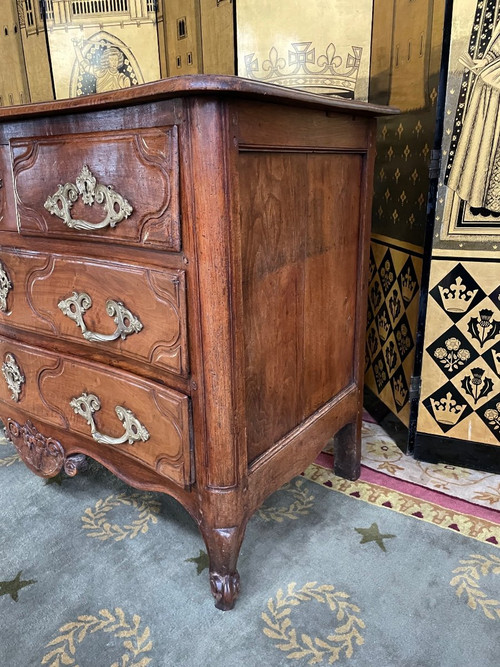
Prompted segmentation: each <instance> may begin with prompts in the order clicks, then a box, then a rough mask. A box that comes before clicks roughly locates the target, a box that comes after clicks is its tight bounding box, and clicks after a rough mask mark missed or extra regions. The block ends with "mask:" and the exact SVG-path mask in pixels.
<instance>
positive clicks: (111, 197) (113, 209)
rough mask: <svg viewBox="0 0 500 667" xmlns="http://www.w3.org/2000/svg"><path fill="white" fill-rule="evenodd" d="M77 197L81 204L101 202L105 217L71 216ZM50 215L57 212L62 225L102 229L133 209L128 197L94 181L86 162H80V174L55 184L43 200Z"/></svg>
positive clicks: (122, 218) (116, 221) (75, 227)
mask: <svg viewBox="0 0 500 667" xmlns="http://www.w3.org/2000/svg"><path fill="white" fill-rule="evenodd" d="M79 197H81V198H82V201H83V203H84V204H86V205H89V206H92V205H93V204H94V203H95V202H96V203H97V204H102V205H103V206H104V212H105V213H106V217H105V218H104V219H103V220H101V222H87V221H86V220H74V219H73V218H72V217H71V208H72V206H73V204H74V203H75V202H76V201H78V198H79ZM44 206H45V208H46V209H47V211H49V213H51V214H52V215H57V217H58V218H61V220H62V221H63V222H64V224H65V225H68V227H70V228H72V229H83V230H92V229H102V228H103V227H108V225H109V227H114V226H115V225H117V224H118V223H119V222H121V221H122V220H124V219H125V218H128V217H129V215H130V214H131V213H132V211H133V210H134V209H133V208H132V206H131V205H130V204H129V203H128V201H127V200H126V199H125V198H124V197H122V195H120V194H119V193H118V192H116V191H115V190H114V189H113V187H112V186H111V185H102V184H101V183H97V179H96V178H95V176H94V175H93V174H92V172H91V171H90V169H89V168H88V166H87V165H86V164H84V165H83V167H82V170H81V172H80V174H79V175H78V176H77V177H76V183H66V184H65V185H59V186H58V188H57V190H56V192H55V193H54V194H53V195H49V196H48V197H47V199H46V201H45V204H44Z"/></svg>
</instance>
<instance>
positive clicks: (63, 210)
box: [10, 125, 181, 252]
mask: <svg viewBox="0 0 500 667" xmlns="http://www.w3.org/2000/svg"><path fill="white" fill-rule="evenodd" d="M10 149H11V159H12V170H13V178H14V192H15V195H16V212H17V226H18V230H19V232H20V233H21V234H23V235H29V236H32V235H35V236H48V237H54V238H71V239H75V238H79V239H85V240H91V241H102V242H106V243H110V242H111V243H123V244H128V245H135V246H146V247H157V248H162V249H164V250H172V251H176V252H178V251H179V250H180V249H181V240H180V221H179V216H180V213H179V148H178V138H177V127H176V126H175V125H174V126H169V127H163V128H152V129H136V130H126V131H119V132H116V131H114V132H96V133H92V134H90V133H88V134H70V135H58V136H56V137H29V138H22V139H12V140H11V142H10Z"/></svg>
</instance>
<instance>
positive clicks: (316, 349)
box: [302, 155, 362, 418]
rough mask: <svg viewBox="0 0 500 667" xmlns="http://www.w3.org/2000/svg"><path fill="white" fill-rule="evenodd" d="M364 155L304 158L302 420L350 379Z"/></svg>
mask: <svg viewBox="0 0 500 667" xmlns="http://www.w3.org/2000/svg"><path fill="white" fill-rule="evenodd" d="M361 169H362V157H361V156H360V155H308V156H307V169H306V171H307V177H308V182H307V188H306V192H307V210H308V216H307V244H306V253H305V264H304V273H305V284H304V378H303V408H304V413H303V415H302V416H303V418H306V417H308V416H309V415H310V414H312V413H313V412H314V411H315V410H317V409H318V408H319V407H320V406H321V405H323V404H324V403H326V402H327V401H328V400H329V399H330V398H332V397H333V396H335V395H336V394H337V393H338V392H339V391H341V390H342V389H343V388H344V387H346V386H347V385H348V384H349V383H350V382H351V381H352V380H353V372H354V371H353V364H354V339H355V334H356V327H355V324H356V323H355V316H356V306H357V302H356V300H357V294H358V281H359V280H361V279H362V276H361V273H360V267H359V266H358V254H359V218H360V189H361Z"/></svg>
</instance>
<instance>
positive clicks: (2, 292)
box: [0, 262, 12, 313]
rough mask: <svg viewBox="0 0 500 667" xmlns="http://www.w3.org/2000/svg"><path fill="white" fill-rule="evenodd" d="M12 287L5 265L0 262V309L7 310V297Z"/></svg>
mask: <svg viewBox="0 0 500 667" xmlns="http://www.w3.org/2000/svg"><path fill="white" fill-rule="evenodd" d="M11 289H12V283H11V281H10V278H9V275H8V273H7V271H6V269H5V266H4V265H3V264H2V262H0V310H1V311H3V312H4V313H6V312H7V297H8V294H9V292H10V290H11Z"/></svg>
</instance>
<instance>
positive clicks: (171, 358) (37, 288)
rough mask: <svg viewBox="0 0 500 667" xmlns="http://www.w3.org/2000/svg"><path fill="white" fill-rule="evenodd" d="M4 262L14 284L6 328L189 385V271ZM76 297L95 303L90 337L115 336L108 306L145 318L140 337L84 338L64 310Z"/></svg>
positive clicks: (76, 260)
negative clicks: (154, 369)
mask: <svg viewBox="0 0 500 667" xmlns="http://www.w3.org/2000/svg"><path fill="white" fill-rule="evenodd" d="M0 261H1V262H2V263H3V265H4V267H5V269H6V270H7V271H8V274H9V276H10V280H11V282H12V284H13V290H12V292H11V293H10V294H9V296H8V306H9V309H10V312H9V314H6V313H3V312H1V311H0V322H3V323H5V324H10V325H12V326H16V327H19V328H20V329H24V330H27V331H33V332H39V333H41V332H43V333H45V334H46V335H49V336H56V337H57V338H60V339H64V340H68V341H73V342H77V343H80V344H82V345H84V346H85V347H86V348H87V350H88V355H92V352H93V351H95V350H102V351H103V352H107V353H108V354H113V355H115V354H116V355H121V356H122V357H125V358H129V359H135V360H138V361H141V362H146V363H148V364H151V365H156V366H158V367H161V368H163V369H165V370H167V371H169V372H171V373H175V374H176V375H180V376H181V377H187V373H188V351H187V321H186V320H187V316H186V286H185V282H186V281H185V274H184V272H183V271H175V270H173V271H171V270H167V269H163V270H156V269H149V268H147V267H142V266H136V265H131V264H118V263H113V262H103V261H99V260H96V259H90V258H84V257H69V256H61V255H49V254H45V253H30V252H26V251H20V250H7V249H5V248H4V249H2V250H1V251H0ZM73 292H79V293H81V292H86V293H87V294H88V295H89V296H90V297H91V299H92V306H91V307H90V308H89V309H88V310H87V311H86V312H85V314H84V316H83V319H84V322H85V325H86V327H87V329H89V330H90V331H92V332H96V333H100V334H105V335H109V334H112V333H114V331H115V329H116V324H115V322H114V318H113V317H110V316H109V315H108V314H107V313H106V302H107V301H108V299H112V300H114V301H120V302H122V303H123V304H124V305H125V307H126V308H128V310H130V311H131V312H132V314H133V315H135V316H136V317H138V318H139V320H140V321H141V323H142V325H143V328H142V330H141V331H139V332H137V333H132V334H129V335H128V336H127V337H126V338H125V339H124V340H122V339H121V338H117V339H116V340H113V341H106V342H95V341H92V342H90V341H86V340H85V338H84V337H83V334H82V330H81V329H80V328H79V327H78V326H77V325H76V323H75V322H74V321H73V320H71V319H70V318H69V317H67V316H66V315H64V314H63V312H62V311H61V309H60V308H59V307H58V304H59V302H60V301H61V300H64V299H67V298H68V297H70V296H71V295H72V294H73ZM118 365H119V361H118Z"/></svg>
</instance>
